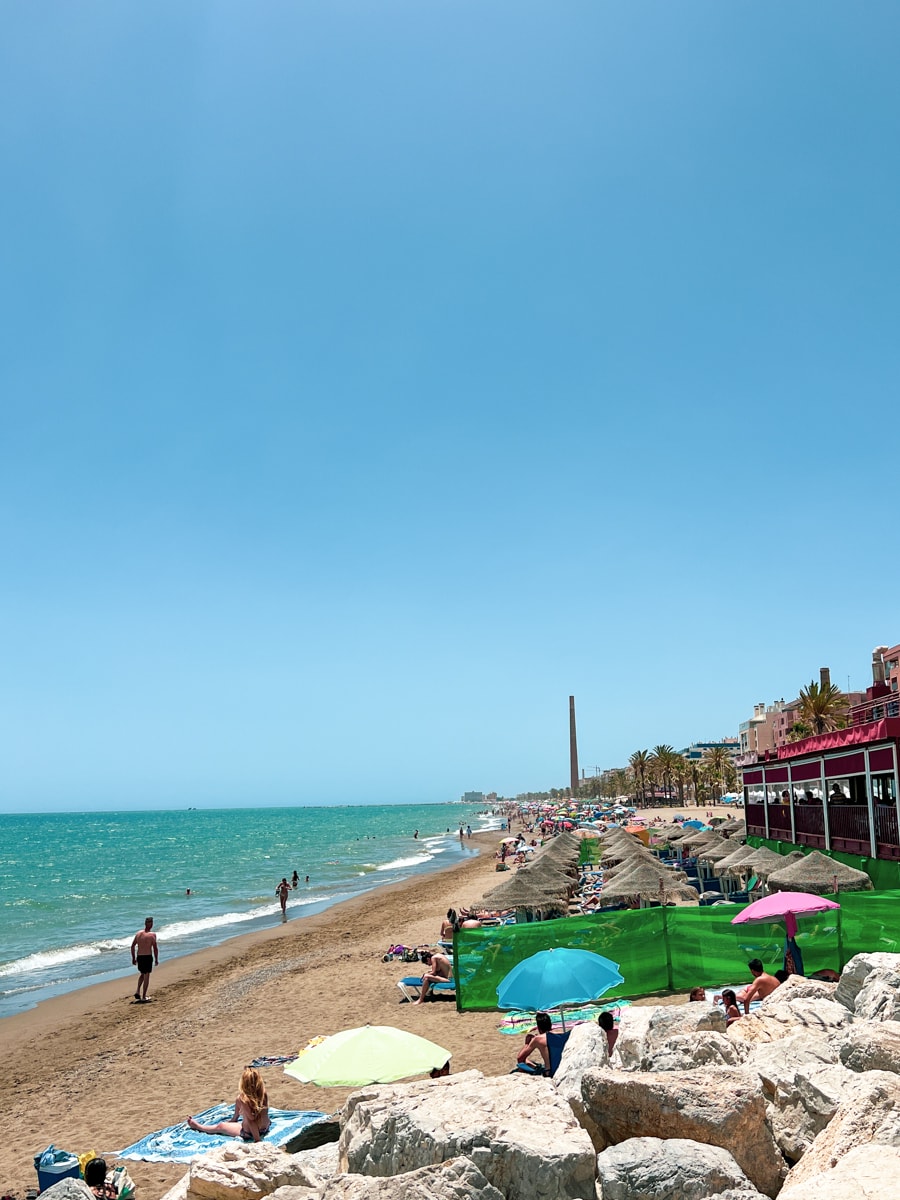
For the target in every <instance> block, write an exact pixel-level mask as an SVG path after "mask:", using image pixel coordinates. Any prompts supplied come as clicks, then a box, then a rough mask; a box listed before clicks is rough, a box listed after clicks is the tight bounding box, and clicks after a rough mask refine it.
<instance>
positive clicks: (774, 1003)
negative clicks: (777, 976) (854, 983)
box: [728, 988, 853, 1042]
mask: <svg viewBox="0 0 900 1200" xmlns="http://www.w3.org/2000/svg"><path fill="white" fill-rule="evenodd" d="M778 991H779V992H780V991H781V988H779V989H778ZM777 995H778V993H777V992H773V993H772V995H771V996H768V997H766V1001H765V1003H763V1004H761V1005H760V1006H759V1008H758V1009H757V1010H756V1011H755V1012H751V1013H748V1014H747V1016H744V1017H741V1019H740V1020H739V1021H735V1022H734V1024H733V1025H729V1027H728V1036H729V1037H730V1038H732V1039H733V1040H734V1041H736V1042H777V1041H778V1040H779V1039H780V1038H783V1037H787V1035H788V1034H789V1033H796V1032H797V1031H798V1030H800V1029H811V1030H813V1031H814V1032H815V1033H816V1034H818V1035H819V1036H822V1035H825V1036H831V1035H832V1034H834V1033H836V1032H837V1031H839V1030H842V1029H845V1028H846V1027H847V1026H848V1025H849V1024H850V1022H851V1021H852V1020H853V1018H852V1017H851V1015H850V1013H849V1012H848V1011H847V1009H846V1008H845V1007H844V1005H843V1004H838V1003H837V1002H836V1001H834V1000H825V999H798V1000H793V1001H791V1000H785V1001H780V1000H776V999H775V997H776V996H777Z"/></svg>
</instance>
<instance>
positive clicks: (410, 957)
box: [402, 947, 420, 962]
mask: <svg viewBox="0 0 900 1200" xmlns="http://www.w3.org/2000/svg"><path fill="white" fill-rule="evenodd" d="M402 961H403V962H419V961H420V959H419V952H418V950H413V949H412V948H411V947H407V949H406V950H404V951H403V960H402Z"/></svg>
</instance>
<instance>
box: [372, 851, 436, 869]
mask: <svg viewBox="0 0 900 1200" xmlns="http://www.w3.org/2000/svg"><path fill="white" fill-rule="evenodd" d="M431 858H432V855H430V854H417V855H416V856H415V858H395V859H394V860H393V861H392V862H387V863H382V864H381V866H380V867H376V870H377V871H396V870H398V868H400V867H421V866H423V865H424V864H425V863H427V862H430V861H431Z"/></svg>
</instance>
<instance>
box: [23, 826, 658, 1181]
mask: <svg viewBox="0 0 900 1200" xmlns="http://www.w3.org/2000/svg"><path fill="white" fill-rule="evenodd" d="M499 837H500V834H499V833H498V832H486V833H481V834H477V835H474V836H473V838H472V840H471V846H472V848H473V849H475V850H476V851H477V854H474V855H472V856H471V857H470V858H468V859H467V860H465V861H463V862H456V863H448V864H447V866H446V867H441V868H438V869H436V870H434V871H431V872H429V873H428V874H423V875H417V876H414V877H412V878H409V879H407V880H403V881H400V882H394V883H390V884H386V885H384V886H382V887H379V888H375V889H373V890H372V891H370V892H367V893H365V894H363V895H361V896H357V897H353V898H352V899H348V900H345V901H342V902H340V903H339V904H336V905H334V906H332V907H330V908H328V909H326V910H324V911H323V912H320V913H317V914H314V915H311V916H308V917H302V918H296V919H293V920H289V921H288V922H286V923H282V922H281V921H280V920H279V921H278V922H277V923H276V924H274V925H273V927H272V928H271V929H268V930H264V931H254V932H248V933H245V934H241V935H238V936H236V937H234V938H230V939H228V940H227V941H226V942H223V943H220V944H219V945H217V946H213V947H209V948H206V949H204V950H200V951H197V952H195V953H193V954H190V955H184V956H181V957H179V958H174V959H169V960H167V958H166V947H165V943H164V941H163V942H161V944H160V964H159V967H158V968H157V969H154V971H153V974H152V977H151V981H150V993H149V994H150V997H151V1000H152V1003H149V1004H136V1003H135V1002H134V1000H133V981H132V979H130V978H129V979H120V980H114V981H110V982H104V983H99V984H94V985H92V986H89V987H86V988H82V989H79V990H77V991H73V992H69V993H66V994H65V995H62V996H57V997H52V998H50V999H47V1000H45V1001H43V1002H42V1003H41V1004H39V1005H38V1006H37V1007H36V1008H34V1009H30V1010H28V1011H27V1012H23V1013H16V1014H12V1015H10V1016H8V1017H5V1018H3V1019H2V1020H0V1049H2V1052H3V1054H4V1058H5V1062H6V1071H5V1072H4V1076H3V1082H2V1083H0V1104H2V1111H3V1112H4V1113H5V1114H6V1117H7V1127H8V1128H9V1129H12V1130H14V1131H15V1136H14V1137H13V1138H9V1139H5V1140H4V1141H3V1143H2V1144H0V1186H2V1188H3V1189H4V1191H8V1192H11V1193H12V1194H13V1195H15V1196H18V1197H22V1196H24V1192H25V1189H26V1188H28V1187H34V1186H35V1185H36V1182H37V1180H36V1175H35V1171H34V1165H33V1156H34V1155H35V1154H36V1153H38V1152H40V1151H41V1150H43V1149H44V1148H45V1147H46V1146H47V1145H49V1144H50V1143H51V1142H52V1143H53V1144H54V1145H56V1146H58V1147H62V1148H64V1149H67V1150H71V1151H73V1152H74V1153H76V1154H82V1153H84V1152H86V1151H96V1152H98V1153H101V1154H104V1155H107V1156H112V1155H114V1153H115V1152H116V1151H118V1150H121V1149H123V1148H124V1147H125V1146H127V1145H130V1144H131V1143H133V1142H135V1141H137V1140H139V1139H140V1138H142V1137H144V1136H146V1135H147V1134H148V1133H151V1132H153V1131H154V1130H157V1129H160V1128H163V1127H164V1126H167V1125H173V1124H176V1123H178V1122H179V1121H182V1120H184V1119H185V1117H186V1116H187V1115H188V1114H194V1113H198V1112H200V1111H202V1110H204V1109H206V1108H208V1107H210V1106H211V1105H213V1104H217V1103H221V1102H229V1103H230V1102H231V1101H233V1099H234V1096H235V1093H236V1089H237V1083H238V1080H239V1077H240V1072H241V1070H242V1068H243V1067H244V1066H246V1065H247V1064H248V1063H249V1062H250V1061H251V1060H252V1059H254V1058H256V1057H258V1056H262V1055H283V1054H292V1053H296V1052H297V1051H298V1050H300V1049H301V1048H302V1047H303V1046H305V1045H306V1044H307V1042H308V1041H309V1040H310V1039H311V1038H313V1037H317V1036H321V1035H327V1034H331V1033H335V1032H337V1031H338V1030H340V1029H345V1028H350V1027H354V1026H359V1025H364V1024H366V1023H370V1024H379V1025H395V1026H397V1027H398V1028H402V1029H408V1030H410V1031H411V1032H415V1033H420V1034H421V1035H422V1036H424V1037H427V1038H429V1039H430V1040H432V1041H435V1042H437V1043H438V1044H439V1045H441V1046H444V1047H446V1048H447V1050H448V1052H449V1053H450V1055H451V1056H452V1070H453V1073H454V1074H456V1073H458V1072H460V1071H464V1070H468V1069H472V1068H477V1069H478V1070H480V1071H482V1072H483V1073H484V1074H486V1075H498V1074H504V1073H506V1072H507V1071H509V1070H510V1068H511V1066H512V1064H513V1062H514V1059H515V1053H516V1050H517V1048H518V1045H517V1042H516V1040H515V1039H514V1038H512V1037H509V1036H504V1035H502V1034H500V1033H499V1031H498V1024H499V1019H500V1018H499V1014H498V1013H496V1012H466V1013H459V1012H457V1010H456V1006H455V1002H454V1001H453V999H452V998H449V997H447V998H441V999H438V1000H435V1001H434V1002H433V1003H428V1004H424V1005H411V1004H408V1003H406V1002H404V1001H403V998H402V995H401V992H400V990H399V989H398V988H397V986H396V984H397V981H398V980H399V979H400V978H401V977H402V976H404V975H406V974H409V973H414V974H420V973H421V972H420V970H417V969H416V968H415V967H414V966H411V965H409V964H407V965H404V964H402V963H400V962H396V961H391V962H387V963H385V962H383V961H382V957H383V955H384V953H385V951H386V950H387V949H388V947H389V946H390V945H391V944H393V943H402V944H403V945H407V946H416V945H424V944H431V945H433V944H435V943H436V940H437V938H438V934H439V929H440V922H441V918H442V916H443V914H444V913H445V912H446V911H447V909H448V908H451V907H454V908H460V907H462V906H468V905H470V904H473V903H476V902H480V901H481V899H482V897H483V895H484V893H485V892H487V891H489V890H490V889H491V888H492V887H494V886H495V885H496V884H497V882H499V880H498V877H497V874H496V862H495V859H494V851H495V850H496V847H497V844H498V841H499ZM135 980H136V976H135ZM674 999H676V998H675V997H672V998H670V999H669V1001H668V1002H672V1000H674ZM650 1002H659V1000H658V999H656V1000H654V1001H650ZM664 1002H665V1001H664ZM264 1079H265V1081H266V1085H267V1087H268V1091H269V1096H270V1101H271V1104H272V1105H273V1106H274V1107H277V1108H284V1109H308V1110H313V1109H316V1110H321V1111H323V1112H327V1113H334V1112H336V1111H337V1110H339V1109H340V1107H341V1106H342V1105H343V1103H344V1101H345V1100H346V1098H347V1096H348V1095H350V1093H351V1092H352V1091H353V1090H354V1089H352V1088H317V1087H315V1086H314V1085H312V1084H301V1083H299V1082H298V1081H297V1080H295V1079H293V1078H291V1077H288V1076H285V1075H284V1073H283V1071H282V1069H281V1068H280V1067H270V1068H266V1069H265V1071H264ZM210 1144H211V1146H212V1145H214V1144H215V1139H213V1138H211V1139H210ZM128 1169H129V1171H130V1173H131V1175H132V1176H133V1178H134V1179H135V1182H136V1184H137V1186H138V1190H139V1194H140V1198H141V1200H158V1198H159V1197H161V1196H162V1195H163V1194H164V1193H165V1192H166V1191H167V1190H168V1189H169V1188H170V1187H171V1186H172V1185H173V1184H174V1183H175V1182H176V1181H177V1180H178V1179H180V1178H181V1176H182V1175H183V1174H184V1172H185V1167H184V1166H183V1165H177V1164H169V1163H146V1162H131V1163H129V1168H128Z"/></svg>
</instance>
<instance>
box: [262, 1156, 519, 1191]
mask: <svg viewBox="0 0 900 1200" xmlns="http://www.w3.org/2000/svg"><path fill="white" fill-rule="evenodd" d="M273 1200H504V1196H503V1193H502V1192H499V1191H498V1190H497V1189H496V1188H495V1187H493V1186H492V1185H491V1184H490V1183H488V1181H487V1180H486V1179H485V1177H484V1176H483V1175H482V1173H481V1172H480V1171H479V1170H478V1168H477V1167H476V1166H475V1165H474V1163H472V1162H470V1161H469V1159H467V1158H453V1159H450V1160H449V1161H448V1162H444V1163H438V1164H436V1165H435V1166H431V1167H420V1168H419V1169H418V1170H416V1171H408V1172H406V1173H405V1174H403V1175H395V1176H392V1177H390V1178H386V1177H381V1178H375V1177H373V1176H371V1175H338V1176H336V1177H335V1178H334V1179H331V1180H329V1181H328V1182H327V1183H326V1184H325V1185H324V1186H323V1187H321V1188H319V1189H317V1190H314V1191H312V1190H310V1189H308V1188H292V1187H284V1188H279V1189H278V1191H277V1192H275V1193H274V1194H273Z"/></svg>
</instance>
